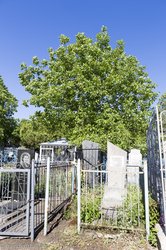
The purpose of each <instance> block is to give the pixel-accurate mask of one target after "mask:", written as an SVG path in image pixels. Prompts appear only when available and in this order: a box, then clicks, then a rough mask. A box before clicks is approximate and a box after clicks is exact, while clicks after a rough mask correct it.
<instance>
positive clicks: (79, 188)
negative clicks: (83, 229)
mask: <svg viewBox="0 0 166 250" xmlns="http://www.w3.org/2000/svg"><path fill="white" fill-rule="evenodd" d="M80 165H81V164H80V159H78V162H77V231H78V234H79V233H80V226H81V177H80V175H81V167H80Z"/></svg>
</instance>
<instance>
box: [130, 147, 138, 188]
mask: <svg viewBox="0 0 166 250" xmlns="http://www.w3.org/2000/svg"><path fill="white" fill-rule="evenodd" d="M141 165H142V154H141V152H140V150H139V149H131V151H130V153H129V164H128V168H127V180H128V183H130V184H136V185H137V186H139V168H140V166H141Z"/></svg>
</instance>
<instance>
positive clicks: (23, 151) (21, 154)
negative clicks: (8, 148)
mask: <svg viewBox="0 0 166 250" xmlns="http://www.w3.org/2000/svg"><path fill="white" fill-rule="evenodd" d="M17 155H18V157H17V162H18V163H20V165H21V167H22V168H29V167H30V165H31V162H32V159H34V158H35V151H34V150H33V149H28V148H18V153H17Z"/></svg>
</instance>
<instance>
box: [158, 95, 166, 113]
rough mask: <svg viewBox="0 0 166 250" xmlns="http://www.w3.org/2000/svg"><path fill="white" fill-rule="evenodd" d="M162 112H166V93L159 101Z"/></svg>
mask: <svg viewBox="0 0 166 250" xmlns="http://www.w3.org/2000/svg"><path fill="white" fill-rule="evenodd" d="M159 107H160V110H166V92H165V93H164V94H162V95H161V97H160V99H159Z"/></svg>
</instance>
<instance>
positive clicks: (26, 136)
mask: <svg viewBox="0 0 166 250" xmlns="http://www.w3.org/2000/svg"><path fill="white" fill-rule="evenodd" d="M19 135H20V145H22V146H25V147H28V148H34V149H38V148H39V144H40V143H41V142H45V141H48V140H51V139H52V135H50V134H49V133H48V132H47V128H45V127H44V126H43V124H42V123H40V121H39V120H37V119H34V118H31V119H29V120H26V119H23V120H22V121H21V122H20V125H19Z"/></svg>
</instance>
